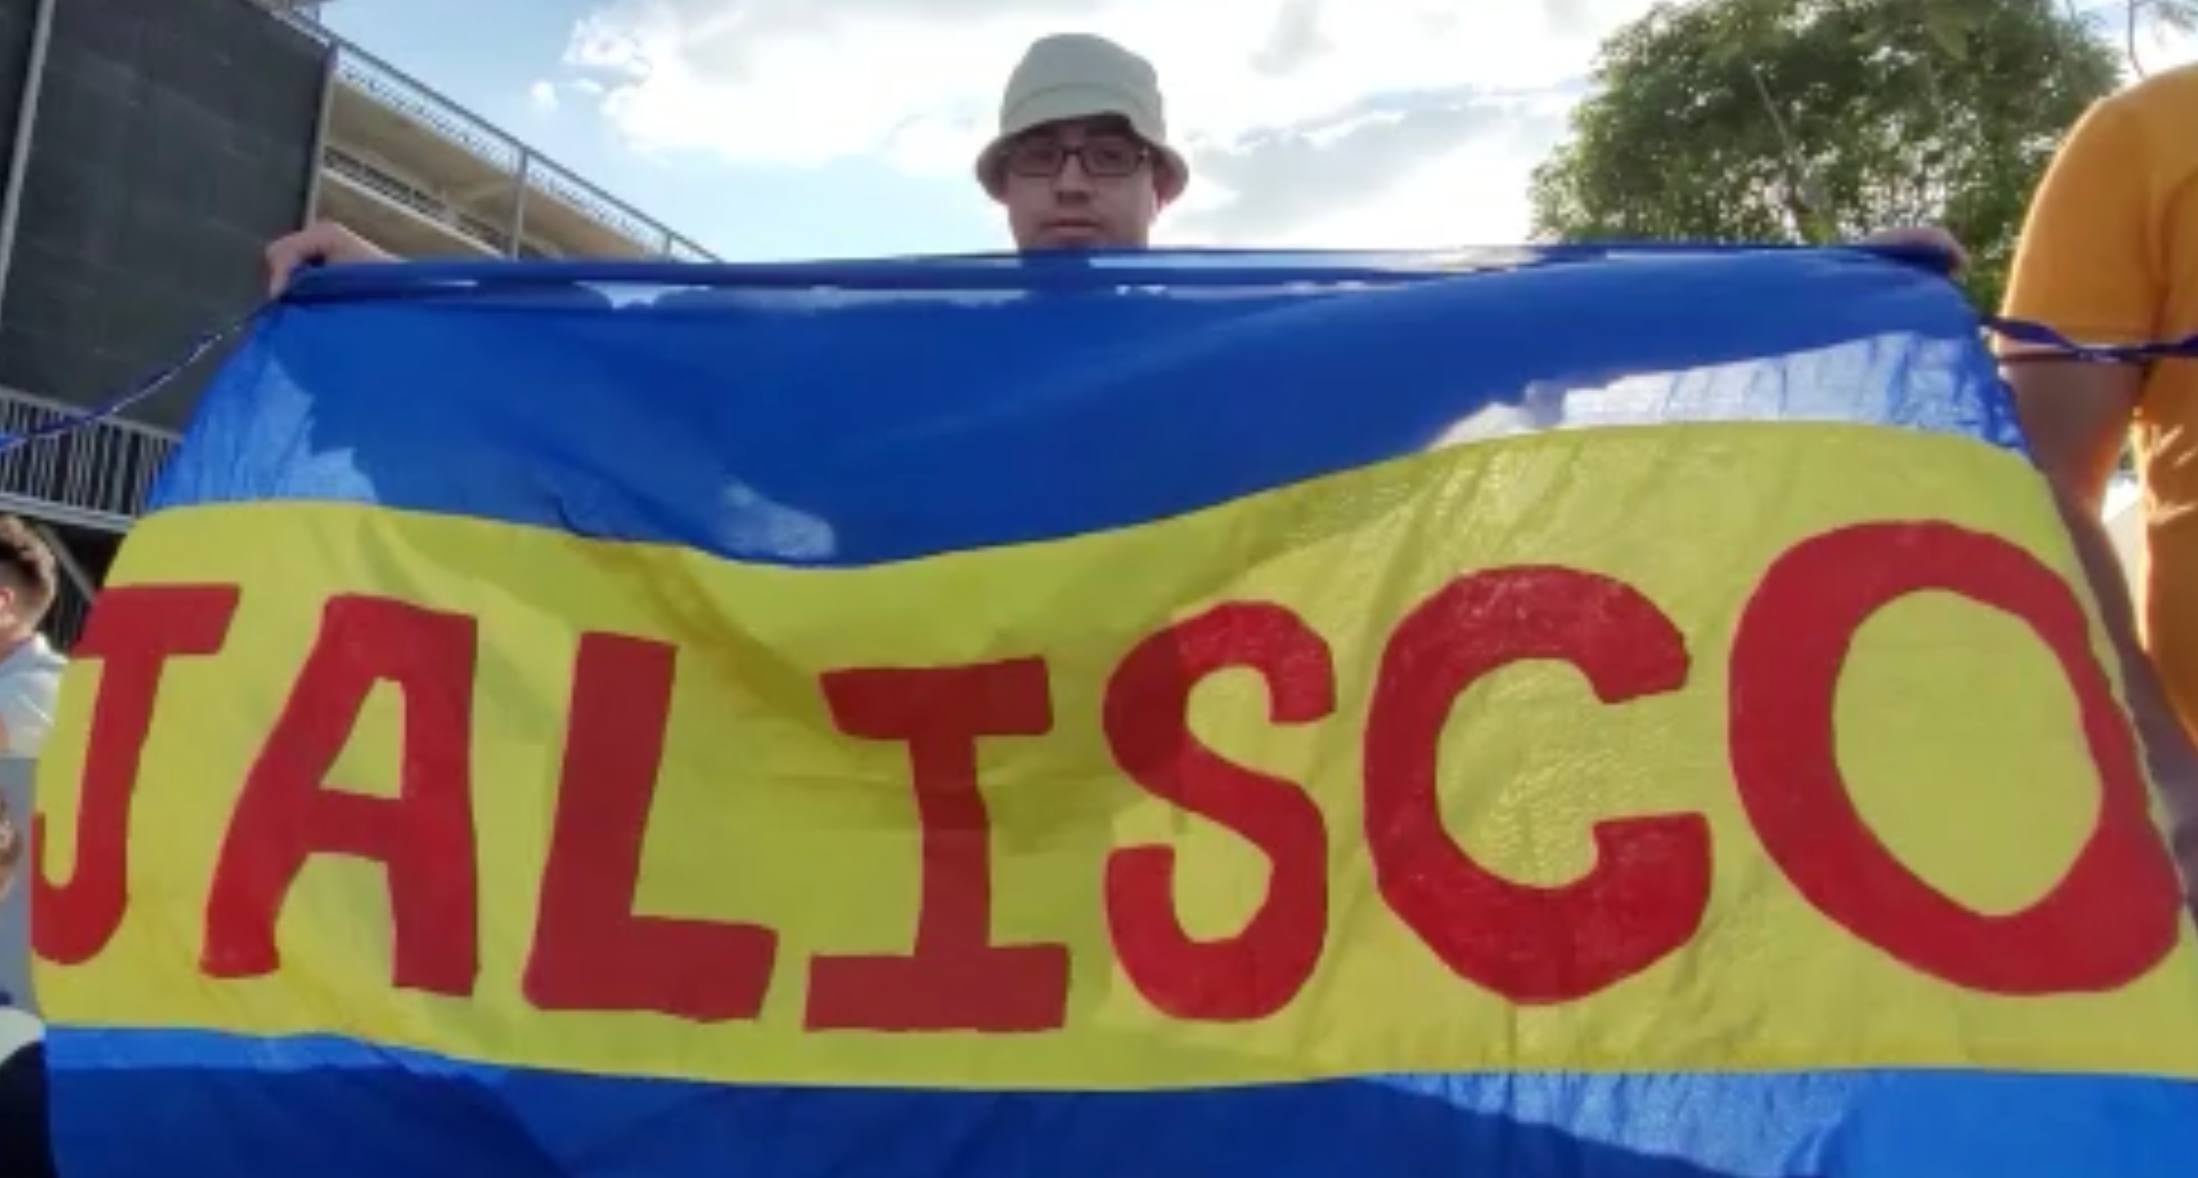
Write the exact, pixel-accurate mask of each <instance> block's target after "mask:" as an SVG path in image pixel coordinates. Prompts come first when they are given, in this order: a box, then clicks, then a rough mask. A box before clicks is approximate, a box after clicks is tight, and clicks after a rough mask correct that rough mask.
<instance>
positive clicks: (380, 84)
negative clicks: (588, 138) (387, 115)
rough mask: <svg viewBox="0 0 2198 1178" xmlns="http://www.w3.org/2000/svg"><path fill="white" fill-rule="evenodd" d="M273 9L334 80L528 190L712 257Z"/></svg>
mask: <svg viewBox="0 0 2198 1178" xmlns="http://www.w3.org/2000/svg"><path fill="white" fill-rule="evenodd" d="M277 15H278V16H280V17H281V18H282V19H283V20H285V21H287V22H288V23H289V24H290V25H291V26H293V27H295V28H297V29H299V30H301V31H303V32H304V33H305V34H306V35H308V36H310V37H313V38H314V39H316V40H318V41H320V42H321V43H322V44H324V45H327V46H328V47H329V50H330V52H331V53H332V54H334V64H333V66H332V69H333V70H334V75H335V78H336V80H337V82H338V83H339V84H348V85H349V86H351V87H352V88H353V89H355V90H357V91H358V92H359V93H361V94H363V95H365V96H366V97H367V98H369V99H371V100H372V101H374V102H377V103H380V104H381V105H383V106H385V107H388V108H389V109H391V110H393V111H396V112H397V113H399V114H401V115H403V116H404V117H406V118H407V119H409V120H411V121H412V122H413V123H415V124H417V125H418V126H419V127H421V128H422V129H424V130H426V131H427V132H428V133H429V134H432V135H434V136H436V137H437V138H439V139H442V140H444V141H445V142H447V143H449V144H450V145H451V146H453V147H456V148H458V149H459V150H461V151H464V152H466V153H468V154H470V155H472V156H474V157H475V158H477V159H479V160H481V161H482V162H483V163H485V164H487V165H489V166H490V167H492V168H495V169H498V170H499V171H503V172H506V173H509V174H511V175H513V176H518V175H522V174H523V175H524V176H525V177H526V180H527V187H528V188H529V189H532V190H537V191H539V192H541V193H544V194H546V195H548V196H550V197H552V198H554V199H556V200H557V201H559V202H560V203H562V204H564V205H566V206H568V207H570V208H572V209H573V210H574V211H576V212H578V213H580V214H581V215H582V216H585V217H587V218H588V219H589V220H592V221H594V222H596V223H597V224H599V225H601V226H603V227H604V228H606V229H608V230H610V231H611V232H613V233H616V234H618V235H619V236H621V237H623V238H625V239H627V240H629V241H632V242H635V243H637V244H639V245H642V246H644V247H646V248H649V249H652V250H654V251H656V252H657V253H659V254H662V255H664V256H666V257H678V258H683V259H687V260H693V261H714V260H716V255H714V254H712V253H710V251H708V250H706V249H704V248H702V247H701V246H699V245H697V244H695V243H694V242H693V241H692V240H690V239H688V238H687V237H684V236H682V235H681V234H679V233H677V232H674V231H673V230H672V228H671V227H670V226H668V225H665V224H664V223H663V222H661V221H658V220H657V219H656V218H654V217H651V216H649V215H648V214H647V213H644V212H642V211H641V210H639V209H637V208H635V207H633V206H632V205H630V204H628V203H626V202H625V201H622V200H620V199H618V198H617V197H615V196H612V195H611V194H610V193H608V192H605V191H603V189H601V188H599V187H597V186H596V185H594V184H591V183H589V182H588V181H587V180H584V179H582V178H581V177H580V175H579V174H578V173H576V172H574V171H573V170H572V169H570V168H567V167H565V166H564V165H562V164H559V163H558V162H557V161H555V160H552V159H550V158H548V157H547V156H544V155H543V154H542V153H541V152H538V151H536V150H534V149H533V148H531V147H528V146H527V145H526V144H525V143H523V142H521V141H520V140H518V139H517V138H515V137H513V136H512V135H510V134H509V133H507V132H505V131H503V130H501V129H499V128H498V127H496V126H495V125H494V124H492V123H490V122H488V121H487V120H485V119H483V118H481V117H480V116H478V115H476V114H474V113H473V112H472V111H470V110H468V109H467V108H466V107H465V106H463V105H461V104H460V103H458V102H457V101H455V100H453V99H451V98H449V97H448V96H446V95H444V94H443V93H441V92H440V91H438V90H436V89H435V88H434V87H432V86H429V85H428V84H427V83H425V82H422V81H420V80H419V79H418V78H415V77H413V76H412V75H410V74H407V73H405V72H404V71H403V70H401V69H398V68H397V67H396V66H393V65H391V64H389V63H388V62H386V61H384V60H382V59H381V58H379V57H376V56H374V55H373V54H372V53H369V52H367V51H366V50H364V49H361V48H360V47H359V46H357V45H355V44H353V43H351V42H350V41H347V40H345V39H344V38H343V37H341V36H339V35H338V34H336V33H335V32H333V31H331V30H329V29H328V28H326V27H325V26H323V25H321V24H319V23H317V22H315V21H313V20H312V19H310V18H309V17H306V16H304V15H301V14H298V13H294V12H279V13H278V14H277ZM491 240H497V241H505V242H508V241H509V240H510V234H509V232H508V231H498V232H496V233H494V234H492V235H491Z"/></svg>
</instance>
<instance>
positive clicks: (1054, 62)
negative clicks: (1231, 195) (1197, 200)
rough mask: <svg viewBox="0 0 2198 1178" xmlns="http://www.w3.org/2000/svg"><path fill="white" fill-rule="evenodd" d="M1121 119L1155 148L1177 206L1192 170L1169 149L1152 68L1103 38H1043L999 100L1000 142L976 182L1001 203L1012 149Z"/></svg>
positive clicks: (981, 158) (981, 164)
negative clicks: (1070, 127)
mask: <svg viewBox="0 0 2198 1178" xmlns="http://www.w3.org/2000/svg"><path fill="white" fill-rule="evenodd" d="M1102 115H1120V116H1121V117H1122V118H1124V119H1126V120H1128V122H1129V125H1130V130H1132V131H1135V132H1136V133H1137V137H1138V138H1139V139H1142V140H1144V141H1145V142H1146V143H1148V144H1150V145H1151V146H1152V149H1153V151H1155V152H1157V153H1158V154H1159V156H1160V161H1159V162H1161V163H1163V164H1165V165H1166V166H1165V167H1164V168H1162V169H1161V170H1160V171H1159V173H1158V176H1157V179H1158V180H1159V184H1160V197H1161V199H1162V200H1174V199H1175V198H1176V197H1177V196H1178V195H1180V194H1181V193H1182V191H1183V187H1184V185H1186V184H1188V183H1190V178H1191V169H1190V165H1189V164H1187V163H1185V162H1184V160H1183V157H1182V155H1181V154H1179V153H1178V152H1177V151H1176V150H1175V149H1174V148H1172V147H1170V146H1168V121H1167V114H1166V111H1165V110H1164V109H1163V107H1162V105H1161V101H1160V75H1159V74H1158V73H1156V72H1154V70H1153V68H1152V63H1151V62H1148V61H1146V60H1145V59H1144V58H1142V57H1139V56H1137V55H1136V54H1134V53H1131V52H1130V51H1129V50H1127V49H1124V48H1122V47H1121V46H1120V45H1117V44H1115V43H1114V42H1112V41H1109V40H1107V39H1106V38H1105V37H1094V36H1091V35H1089V34H1086V33H1062V34H1057V35H1055V36H1051V37H1042V38H1040V39H1038V40H1037V41H1036V42H1033V43H1032V45H1031V47H1030V50H1029V52H1027V53H1025V54H1023V61H1022V64H1021V65H1018V66H1016V67H1015V72H1014V73H1013V74H1012V75H1010V76H1009V77H1008V80H1007V93H1006V94H1005V95H1003V96H1002V97H1001V99H1000V134H999V136H998V137H997V138H995V139H993V141H992V142H991V143H990V144H988V145H986V147H985V149H984V151H983V153H982V154H980V155H978V157H977V182H978V183H980V184H983V185H984V187H985V191H986V192H989V193H991V194H992V195H993V196H995V197H997V196H999V195H1000V190H1001V187H1002V185H1003V184H1004V183H1005V179H1004V177H1003V176H1002V175H1001V161H1000V156H1001V153H1002V152H1004V151H1005V150H1006V148H1007V145H1008V141H1009V140H1012V139H1014V138H1015V137H1016V136H1017V135H1020V134H1022V133H1023V132H1025V131H1028V130H1030V129H1031V128H1033V127H1042V126H1044V125H1046V124H1047V123H1058V122H1063V121H1065V120H1068V119H1089V118H1096V117H1099V116H1102Z"/></svg>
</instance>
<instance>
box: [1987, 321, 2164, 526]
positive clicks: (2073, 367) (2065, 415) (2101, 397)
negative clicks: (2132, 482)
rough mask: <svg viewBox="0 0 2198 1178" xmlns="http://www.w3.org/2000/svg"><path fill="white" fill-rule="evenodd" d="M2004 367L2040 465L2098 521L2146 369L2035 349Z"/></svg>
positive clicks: (2023, 427) (2039, 466) (2025, 429)
mask: <svg viewBox="0 0 2198 1178" xmlns="http://www.w3.org/2000/svg"><path fill="white" fill-rule="evenodd" d="M2004 371H2005V373H2006V376H2007V383H2008V387H2010V388H2011V389H2013V390H2014V393H2015V413H2016V416H2017V417H2019V418H2020V419H2021V421H2022V429H2023V434H2024V435H2025V436H2026V437H2028V438H2029V440H2030V453H2031V456H2032V457H2033V458H2035V459H2036V460H2037V463H2038V468H2039V469H2040V470H2043V471H2044V472H2045V474H2046V477H2047V478H2050V479H2052V480H2053V485H2054V486H2055V487H2057V488H2059V489H2060V490H2061V491H2062V492H2063V493H2064V494H2066V495H2067V496H2068V497H2069V498H2070V499H2073V500H2074V501H2075V502H2076V503H2078V504H2079V505H2081V506H2082V507H2083V508H2084V510H2085V511H2087V512H2088V513H2089V516H2088V518H2089V519H2090V520H2091V521H2092V522H2094V523H2096V522H2097V520H2098V517H2099V512H2100V508H2101V506H2102V504H2103V502H2104V500H2105V498H2106V485H2107V482H2108V480H2109V479H2111V478H2112V477H2113V475H2114V465H2115V462H2116V461H2117V460H2118V459H2119V458H2120V457H2121V453H2122V441H2123V439H2124V438H2126V437H2128V436H2129V421H2130V417H2131V415H2132V414H2134V413H2135V412H2136V410H2137V394H2138V392H2139V390H2140V389H2141V388H2142V387H2143V384H2144V369H2142V368H2140V367H2138V366H2137V365H2134V364H2113V363H2103V362H2097V361H2082V360H2048V359H2041V358H2038V357H2037V356H2035V355H2034V354H2033V355H2019V356H2012V357H2009V359H2008V362H2007V364H2006V365H2005V367H2004Z"/></svg>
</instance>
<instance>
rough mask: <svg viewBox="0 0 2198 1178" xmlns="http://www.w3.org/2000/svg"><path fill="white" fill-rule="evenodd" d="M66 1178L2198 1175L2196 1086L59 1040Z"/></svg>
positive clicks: (83, 1033)
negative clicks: (760, 1080)
mask: <svg viewBox="0 0 2198 1178" xmlns="http://www.w3.org/2000/svg"><path fill="white" fill-rule="evenodd" d="M49 1050H50V1052H51V1058H52V1061H53V1081H52V1082H53V1086H54V1092H55V1095H56V1098H57V1099H56V1109H57V1116H56V1119H55V1126H54V1127H55V1140H56V1144H57V1148H58V1150H59V1156H60V1158H61V1160H62V1162H63V1164H64V1171H63V1172H64V1173H66V1174H69V1175H73V1176H79V1178H98V1176H101V1175H108V1174H116V1175H120V1174H140V1173H143V1172H145V1165H146V1159H148V1158H169V1159H180V1160H181V1162H180V1164H181V1165H182V1169H181V1170H179V1171H178V1172H187V1173H191V1174H194V1175H205V1176H208V1178H213V1176H217V1175H226V1174H238V1175H245V1174H250V1175H259V1174H270V1173H296V1174H314V1175H317V1176H321V1178H342V1176H347V1175H359V1176H362V1178H364V1176H366V1175H374V1176H377V1178H379V1176H385V1175H404V1178H435V1176H438V1175H445V1174H448V1175H477V1174H498V1175H582V1174H584V1175H613V1174H617V1175H625V1174H632V1175H652V1176H664V1175H679V1174H690V1173H697V1174H699V1173H709V1174H770V1175H774V1176H786V1178H794V1176H800V1175H827V1174H829V1175H835V1176H842V1178H860V1176H864V1175H880V1176H884V1175H895V1176H900V1175H911V1176H920V1175H954V1176H956V1178H972V1176H975V1178H981V1176H983V1175H992V1174H1003V1175H1004V1174H1017V1175H1020V1174H1046V1175H1055V1176H1059V1178H1081V1176H1085V1175H1089V1176H1092V1178H1098V1176H1101V1175H1108V1176H1115V1175H1125V1174H1139V1175H1171V1174H1186V1175H1188V1174H1197V1175H1214V1174H1258V1175H1263V1176H1271V1178H1281V1176H1287V1175H1298V1174H1323V1175H1326V1174H1348V1175H1352V1176H1353V1178H1373V1176H1378V1175H1390V1174H1395V1175H1405V1174H1484V1173H1486V1174H1505V1175H1566V1176H1581V1175H1611V1176H1615V1178H1694V1176H1702V1175H1735V1176H1747V1178H1773V1176H1776V1178H1786V1176H1796V1178H1798V1176H1800V1175H1823V1176H1832V1175H1850V1174H1851V1175H1869V1176H1872V1178H1902V1176H1906V1175H1915V1176H1918V1178H1924V1176H1928V1178H1945V1176H1947V1175H1957V1174H1990V1175H1995V1176H1998V1178H2026V1176H2030V1175H2038V1176H2045V1175H2055V1176H2059V1175H2069V1174H2114V1175H2121V1176H2128V1178H2150V1176H2158V1178H2169V1176H2171V1175H2172V1176H2174V1178H2182V1176H2185V1175H2188V1174H2190V1173H2191V1172H2192V1164H2193V1153H2194V1152H2198V1135H2194V1134H2193V1126H2198V1083H2192V1082H2187V1081H2174V1080H2164V1079H2141V1078H2120V1077H2103V1076H2063V1075H2030V1074H2013V1073H1987V1072H1965V1071H1891V1070H1887V1071H1841V1072H1781V1073H1763V1074H1725V1073H1714V1074H1713V1073H1702V1074H1544V1073H1524V1074H1517V1075H1510V1074H1478V1075H1410V1076H1389V1077H1378V1078H1366V1079H1355V1080H1333V1081H1322V1082H1315V1083H1302V1084H1280V1085H1264V1086H1248V1087H1239V1088H1222V1089H1198V1090H1181V1091H1149V1092H1107V1093H1097V1092H976V1091H939V1090H930V1091H905V1090H901V1091H896V1090H886V1089H827V1088H794V1087H766V1086H729V1085H709V1084H698V1083H686V1082H673V1081H661V1080H639V1079H623V1078H610V1077H602V1076H587V1075H578V1074H571V1073H557V1072H547V1071H531V1070H525V1069H506V1068H496V1067H488V1066H482V1065H475V1064H462V1063H454V1062H451V1061H448V1060H444V1059H441V1058H438V1057H435V1056H429V1055H423V1054H418V1053H412V1052H403V1051H391V1050H384V1049H380V1048H374V1047H370V1046H365V1045H361V1044H358V1043H356V1042H352V1041H348V1040H341V1039H333V1038H302V1039H288V1040H259V1039H249V1038H242V1037H232V1036H226V1035H219V1034H212V1033H205V1032H190V1031H114V1030H98V1031H91V1030H66V1029H64V1030H57V1031H55V1032H54V1033H53V1034H52V1035H51V1038H50V1040H49Z"/></svg>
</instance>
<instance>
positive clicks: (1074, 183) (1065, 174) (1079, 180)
mask: <svg viewBox="0 0 2198 1178" xmlns="http://www.w3.org/2000/svg"><path fill="white" fill-rule="evenodd" d="M1053 192H1054V195H1056V196H1089V195H1091V174H1090V173H1088V172H1086V171H1084V157H1082V156H1080V155H1072V156H1069V157H1068V158H1067V159H1064V160H1062V161H1061V170H1060V171H1058V172H1055V173H1054V174H1053Z"/></svg>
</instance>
